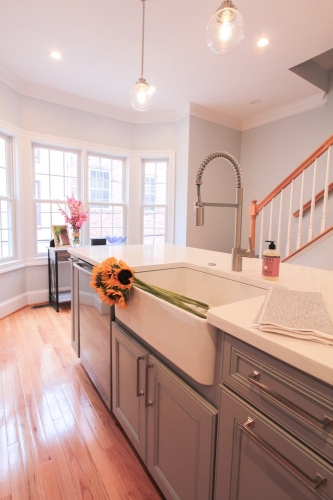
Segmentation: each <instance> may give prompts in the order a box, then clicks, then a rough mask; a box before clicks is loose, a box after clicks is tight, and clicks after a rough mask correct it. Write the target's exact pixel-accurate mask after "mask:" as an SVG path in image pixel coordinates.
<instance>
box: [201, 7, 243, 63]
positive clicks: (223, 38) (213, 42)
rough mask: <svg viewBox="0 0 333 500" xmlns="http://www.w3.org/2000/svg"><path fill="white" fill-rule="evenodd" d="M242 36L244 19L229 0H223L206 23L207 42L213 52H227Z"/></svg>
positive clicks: (233, 47)
mask: <svg viewBox="0 0 333 500" xmlns="http://www.w3.org/2000/svg"><path fill="white" fill-rule="evenodd" d="M243 38H244V19H243V17H242V16H241V14H240V13H239V12H238V10H237V7H236V5H234V4H233V3H232V1H231V0H224V2H222V3H221V5H220V7H219V8H218V9H217V11H216V12H215V14H214V15H213V16H212V17H211V18H210V20H209V23H208V25H207V44H208V47H209V48H210V49H211V50H212V51H213V52H214V53H215V54H222V55H224V54H229V53H230V52H232V51H233V50H235V49H236V48H237V47H238V45H239V44H240V42H241V41H242V40H243Z"/></svg>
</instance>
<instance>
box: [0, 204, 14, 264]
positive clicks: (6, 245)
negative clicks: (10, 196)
mask: <svg viewBox="0 0 333 500" xmlns="http://www.w3.org/2000/svg"><path fill="white" fill-rule="evenodd" d="M12 256H13V227H12V202H11V201H6V200H1V203H0V259H6V258H8V257H12Z"/></svg>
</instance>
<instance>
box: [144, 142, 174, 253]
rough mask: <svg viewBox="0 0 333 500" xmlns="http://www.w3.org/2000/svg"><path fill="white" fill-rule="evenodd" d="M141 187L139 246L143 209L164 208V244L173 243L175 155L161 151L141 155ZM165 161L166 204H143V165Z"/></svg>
mask: <svg viewBox="0 0 333 500" xmlns="http://www.w3.org/2000/svg"><path fill="white" fill-rule="evenodd" d="M140 160H141V186H140V244H142V243H143V210H144V207H149V206H153V207H158V206H160V207H166V208H167V210H166V224H165V229H166V231H165V232H166V238H165V243H171V244H172V243H174V240H175V234H174V232H175V153H174V152H170V151H169V152H166V154H163V152H161V151H158V152H157V151H156V152H150V153H148V154H141V155H140ZM163 160H164V161H167V162H168V174H167V200H166V204H156V203H154V204H152V205H150V204H149V203H148V204H147V203H144V186H145V180H144V163H145V162H147V161H155V162H158V161H163Z"/></svg>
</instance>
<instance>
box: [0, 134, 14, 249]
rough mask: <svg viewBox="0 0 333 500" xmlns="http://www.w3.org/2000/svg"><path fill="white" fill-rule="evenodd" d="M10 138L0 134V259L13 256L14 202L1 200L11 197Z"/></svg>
mask: <svg viewBox="0 0 333 500" xmlns="http://www.w3.org/2000/svg"><path fill="white" fill-rule="evenodd" d="M10 144H11V137H8V136H5V135H2V134H0V259H6V258H9V257H13V256H14V240H13V238H14V227H13V217H12V213H13V207H14V200H8V199H6V200H5V199H2V197H11V196H12V192H11V191H12V190H11V186H10V183H9V181H10V179H11V175H10V174H11V171H12V166H13V165H12V157H11V154H10Z"/></svg>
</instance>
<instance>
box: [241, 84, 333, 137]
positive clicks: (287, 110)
mask: <svg viewBox="0 0 333 500" xmlns="http://www.w3.org/2000/svg"><path fill="white" fill-rule="evenodd" d="M326 104H327V94H326V93H323V92H321V93H320V94H317V95H315V96H312V97H308V98H307V99H302V100H301V101H298V102H295V103H293V104H288V105H287V106H282V107H281V108H278V109H275V110H274V111H270V112H268V113H263V114H262V115H258V116H256V117H254V118H250V119H248V120H244V121H243V124H242V131H244V130H249V129H251V128H256V127H260V126H261V125H266V124H267V123H272V122H275V121H277V120H282V119H283V118H288V117H289V116H293V115H298V114H299V113H304V112H305V111H310V110H312V109H316V108H320V107H322V106H326Z"/></svg>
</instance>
